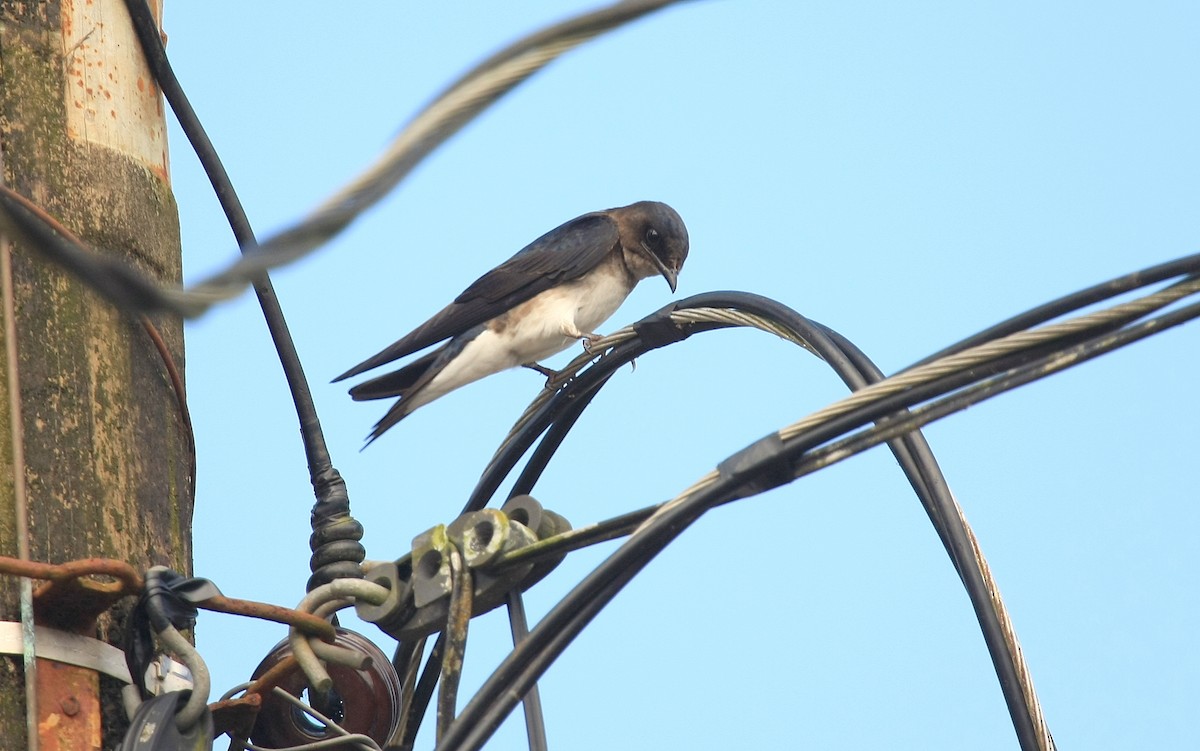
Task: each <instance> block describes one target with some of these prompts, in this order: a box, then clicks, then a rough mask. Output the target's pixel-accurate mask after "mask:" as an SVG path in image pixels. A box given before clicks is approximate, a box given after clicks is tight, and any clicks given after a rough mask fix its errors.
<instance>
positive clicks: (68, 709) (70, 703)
mask: <svg viewBox="0 0 1200 751" xmlns="http://www.w3.org/2000/svg"><path fill="white" fill-rule="evenodd" d="M59 706H60V707H62V711H63V714H65V715H66V716H67V717H74V716H75V715H77V714H79V710H80V706H79V700H78V699H76V698H75V697H74V696H68V697H67V698H65V699H63V700H62V701H61V702H59Z"/></svg>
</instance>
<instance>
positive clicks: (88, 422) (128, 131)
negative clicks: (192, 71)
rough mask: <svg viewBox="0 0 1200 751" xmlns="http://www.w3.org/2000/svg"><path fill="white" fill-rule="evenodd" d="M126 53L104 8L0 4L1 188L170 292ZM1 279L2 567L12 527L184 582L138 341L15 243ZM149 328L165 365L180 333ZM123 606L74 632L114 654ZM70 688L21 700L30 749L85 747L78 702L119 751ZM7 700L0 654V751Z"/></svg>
mask: <svg viewBox="0 0 1200 751" xmlns="http://www.w3.org/2000/svg"><path fill="white" fill-rule="evenodd" d="M154 4H155V5H158V6H159V7H158V8H156V9H155V10H156V11H157V12H159V14H160V15H159V17H161V2H155V3H154ZM141 54H142V53H141V48H140V46H139V45H138V43H137V40H136V39H135V38H134V36H133V32H132V29H131V27H130V21H129V16H128V13H127V11H126V9H125V7H124V5H123V4H122V2H121V0H86V1H85V0H41V1H36V2H16V1H15V0H0V146H2V149H3V152H2V153H3V180H4V183H5V184H6V185H7V186H9V187H11V188H13V189H14V190H16V191H17V192H19V193H21V194H23V195H25V196H26V197H28V198H30V199H32V200H33V201H34V202H36V203H38V204H40V205H41V206H42V207H43V208H45V209H46V210H47V211H48V212H49V213H50V214H52V215H54V216H55V217H57V218H58V219H59V220H60V221H61V222H62V223H63V224H64V225H65V226H66V227H67V228H69V229H70V230H72V231H73V232H75V233H76V234H78V235H80V236H82V237H83V238H84V239H85V240H86V241H88V242H89V243H90V244H92V245H93V246H95V247H98V248H105V249H108V250H111V251H114V252H117V253H119V254H121V255H122V256H123V257H125V258H127V259H129V260H130V261H132V262H134V263H135V264H137V265H138V266H139V267H141V268H142V269H143V270H145V271H147V272H149V273H150V274H152V275H154V276H155V277H157V278H159V279H162V280H165V281H171V282H178V280H179V279H180V276H181V260H180V243H179V226H178V216H177V212H176V207H175V203H174V199H173V197H172V195H171V190H170V182H169V175H168V166H167V145H166V127H165V120H164V113H163V104H162V97H161V95H160V94H159V92H158V89H157V87H156V86H155V84H154V80H153V77H152V76H151V75H150V73H149V71H148V70H147V68H146V66H145V64H144V62H143V61H142V57H141ZM0 252H3V250H2V249H0ZM11 269H12V285H11V296H10V297H9V298H7V299H5V300H4V301H3V302H4V303H5V304H4V306H3V307H0V312H2V311H5V310H11V311H13V312H14V315H12V316H11V318H9V316H8V314H7V313H4V315H5V319H6V320H5V324H6V325H5V327H4V329H3V330H0V336H3V338H4V343H5V346H6V347H11V346H12V345H14V344H15V347H16V355H17V356H16V368H15V372H14V370H13V369H12V368H11V367H9V366H7V365H4V363H5V362H6V360H5V358H3V357H0V389H3V390H4V391H5V394H4V397H3V398H0V423H2V424H0V554H3V555H9V556H16V555H17V554H18V539H19V538H20V537H21V533H22V530H21V525H22V524H24V525H26V529H25V532H26V533H27V538H26V539H27V540H28V544H27V547H28V554H29V557H30V558H31V559H33V560H37V561H47V562H55V563H57V562H63V561H68V560H74V559H80V558H88V557H97V556H101V557H110V558H117V559H120V560H123V561H127V562H129V563H131V564H133V565H134V566H135V567H137V568H139V569H145V568H146V567H148V566H150V565H154V564H163V565H166V566H169V567H171V568H174V569H176V570H178V571H182V572H188V571H190V565H191V517H192V497H193V493H192V482H193V478H192V477H191V476H190V475H191V471H190V456H189V452H190V450H191V449H190V447H189V444H188V441H187V440H186V438H185V434H184V432H183V430H182V428H181V421H180V413H179V408H178V406H177V403H176V395H175V393H174V392H173V390H172V387H171V383H170V381H169V380H168V378H167V376H166V371H165V368H164V364H163V360H162V358H161V357H160V355H159V354H158V352H157V351H156V349H155V347H154V346H153V344H152V342H151V339H150V337H149V336H148V335H147V333H146V331H145V330H144V329H143V327H142V324H141V323H140V322H139V321H138V320H137V319H135V318H132V317H130V316H129V315H126V314H124V313H121V312H120V311H117V310H115V309H114V308H113V307H112V305H110V304H109V303H107V302H105V301H104V300H102V299H100V298H99V297H97V296H96V295H95V294H93V293H92V292H91V291H89V289H88V287H87V286H86V285H85V284H83V283H81V282H80V281H79V280H77V279H75V278H73V277H70V276H68V275H66V274H65V273H64V272H63V271H62V270H60V269H59V268H57V267H54V266H51V265H48V264H47V263H46V262H45V261H43V260H42V259H41V258H40V257H39V256H38V254H37V253H36V252H35V251H33V250H32V249H30V248H28V247H22V246H21V245H20V243H18V242H13V243H12V244H11ZM10 321H11V323H12V324H14V325H13V326H11V327H10V326H9V323H10ZM154 323H155V325H156V326H157V328H158V330H159V331H161V333H162V337H163V339H164V340H165V342H166V344H167V348H168V349H169V351H170V352H171V355H172V357H173V358H174V360H175V361H176V363H178V365H179V366H180V367H181V368H182V365H183V334H182V326H181V322H180V321H179V320H177V319H174V318H170V317H158V318H156V319H155V321H154ZM10 329H15V337H9V336H7V335H6V334H4V333H3V332H4V331H7V330H10ZM13 389H16V390H17V391H16V392H14V391H13ZM10 395H12V396H15V397H19V399H16V400H15V401H13V402H12V403H11V405H17V407H18V409H19V410H20V413H21V414H20V419H19V420H14V409H13V406H11V405H10V399H9V396H10ZM22 455H23V458H22ZM22 484H23V488H22V487H21V485H22ZM22 506H24V507H25V508H24V509H22V508H21V507H22ZM19 591H20V587H19V585H18V581H17V580H15V579H13V578H12V577H0V621H19V620H20V607H19ZM129 604H130V603H129V602H128V601H126V603H125V604H124V607H123V608H121V609H120V610H119V612H118V613H116V614H111V613H110V614H108V615H105V616H104V617H102V618H101V619H100V621H99V625H98V627H92V628H93V631H94V633H92V634H88V635H98V636H99V637H100V638H101V639H105V640H108V641H113V642H116V643H119V641H120V639H121V629H122V628H123V621H124V614H125V613H127V611H128V606H129ZM39 663H40V664H41V665H45V664H46V663H45V661H42V660H39ZM60 664H61V663H56V664H55V666H57V665H60ZM41 672H43V671H42V670H40V669H39V671H38V673H39V676H40V674H41ZM84 673H87V674H88V675H85V676H84V677H85V680H84V682H83V683H82V684H80V683H78V682H76V683H74V684H71V687H70V688H67V687H66V685H67V684H65V683H64V684H63V685H62V686H60V687H59V688H58V689H57V690H59V691H60V692H65V694H67V695H61V696H59V695H54V693H53V691H54V690H56V689H55V688H54V686H55V685H58V684H56V683H55V682H54V681H50V684H53V685H51V686H50V687H47V688H45V690H44V691H39V693H40V694H41V695H40V696H39V697H38V698H39V700H38V702H37V704H38V708H37V709H38V715H37V722H38V726H39V727H40V728H41V729H42V731H43V732H44V733H46V736H45V737H44V738H43V742H42V743H41V744H40V745H41V746H42V747H43V748H47V747H51V748H61V749H63V751H68V749H69V750H70V751H74V749H77V748H80V749H82V748H88V749H91V748H95V747H96V743H95V742H92V743H91V745H81V744H86V743H88V742H89V741H88V740H87V738H88V737H89V736H90V737H93V738H94V739H95V741H97V742H98V741H99V738H98V734H99V729H98V728H99V725H98V724H96V720H97V719H98V716H97V715H96V712H95V711H94V710H91V709H89V707H91V706H93V705H92V704H89V702H94V701H96V700H95V699H93V698H92V697H89V696H88V693H89V691H90V692H91V693H92V694H94V695H95V696H96V697H98V701H99V705H100V706H101V707H102V711H103V719H104V739H103V747H104V748H106V749H110V748H115V746H116V744H117V742H118V741H119V738H120V734H121V733H122V732H123V728H124V716H123V712H122V711H121V709H120V705H119V699H118V691H119V683H118V682H117V681H115V680H111V679H104V680H102V681H101V680H98V679H97V677H96V673H94V672H90V671H84ZM76 678H78V676H76ZM43 685H46V684H45V682H43ZM25 695H26V691H25V679H24V676H23V670H22V658H21V655H19V654H18V655H15V656H12V655H8V656H4V657H0V739H3V743H2V744H0V745H3V747H4V748H25V747H26V745H25V744H23V743H22V742H21V741H20V740H19V739H25V738H26V737H27V725H26V702H25ZM69 731H70V732H69ZM80 738H82V739H84V740H79V739H80Z"/></svg>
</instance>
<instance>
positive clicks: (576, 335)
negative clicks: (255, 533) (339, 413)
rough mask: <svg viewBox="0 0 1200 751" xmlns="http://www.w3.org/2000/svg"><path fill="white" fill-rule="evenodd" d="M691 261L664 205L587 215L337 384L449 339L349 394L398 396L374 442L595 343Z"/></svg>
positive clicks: (679, 225)
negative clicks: (643, 290) (481, 387)
mask: <svg viewBox="0 0 1200 751" xmlns="http://www.w3.org/2000/svg"><path fill="white" fill-rule="evenodd" d="M687 254H688V234H687V228H686V227H685V226H684V224H683V220H682V219H680V217H679V214H677V213H676V212H675V210H674V209H672V208H671V207H670V206H667V205H666V204H665V203H658V202H655V201H640V202H638V203H634V204H630V205H629V206H623V207H621V208H616V209H609V210H607V211H596V212H593V213H591V214H584V215H583V216H581V217H578V218H576V219H572V220H571V221H569V222H567V223H566V224H564V225H562V226H561V227H558V228H557V229H553V230H551V231H550V232H547V233H546V234H544V235H542V236H541V237H539V238H538V239H536V240H534V241H533V242H532V243H530V244H529V245H527V246H526V247H525V248H523V249H522V250H521V251H520V252H518V253H517V254H516V255H515V256H513V257H512V258H510V259H508V260H507V261H505V262H504V263H502V264H501V265H499V266H497V267H496V268H494V269H492V270H491V271H489V272H488V273H486V274H484V275H483V276H481V277H479V279H477V280H475V282H474V283H473V284H472V285H471V286H469V287H467V289H466V290H465V291H463V293H462V294H461V295H459V296H458V297H457V298H455V300H454V302H452V303H450V304H449V305H447V306H446V307H445V308H443V309H442V310H441V311H440V312H439V313H437V314H436V315H434V316H433V317H432V318H430V319H429V320H428V321H426V322H425V323H423V324H421V325H420V326H418V327H417V328H416V329H414V330H413V331H412V332H410V333H409V334H408V335H406V336H404V337H403V338H401V339H400V340H398V341H396V342H395V343H393V344H392V345H391V346H390V347H388V348H387V349H385V350H383V351H382V352H380V353H379V354H377V355H375V356H374V357H371V358H369V359H367V360H364V361H363V362H361V363H359V364H358V365H355V366H354V367H353V368H351V369H350V370H347V371H346V372H345V373H343V374H341V375H340V376H338V377H337V378H335V379H334V380H335V381H340V380H342V379H344V378H349V377H351V376H354V375H358V374H359V373H362V372H364V371H367V370H371V369H372V368H376V367H378V366H380V365H383V364H384V363H389V362H392V361H393V360H397V359H399V358H401V357H404V356H406V355H411V354H413V353H414V352H417V351H418V350H422V349H425V348H426V347H429V346H430V345H433V344H436V343H438V342H440V341H442V340H444V339H449V341H448V342H446V343H445V344H443V345H442V346H440V347H438V348H437V349H435V350H433V351H432V352H429V353H427V354H425V355H423V356H421V357H420V358H418V359H417V360H415V361H413V362H411V363H409V364H408V365H405V366H404V367H402V368H400V369H399V370H396V371H394V372H391V373H387V374H384V375H381V376H377V377H375V378H372V379H371V380H369V381H365V382H363V383H360V384H358V385H357V386H354V387H353V388H351V389H350V395H351V396H352V397H353V398H354V399H355V400H356V401H362V400H367V399H386V398H389V397H399V399H398V400H397V401H396V403H395V404H393V405H392V407H391V409H389V410H388V411H387V414H385V415H384V416H383V418H382V419H381V420H380V421H379V422H378V423H376V424H375V428H374V429H373V430H372V431H371V435H370V436H369V437H368V438H367V443H370V442H371V441H373V440H375V439H376V438H378V437H379V436H381V435H383V433H384V431H386V430H387V429H388V428H390V427H392V426H393V425H395V424H396V423H398V422H399V421H400V420H402V419H403V418H404V417H405V416H407V415H408V414H409V413H411V412H412V411H413V410H415V409H416V408H417V407H420V406H421V405H423V404H428V403H429V402H431V401H433V400H434V399H437V398H438V397H440V396H442V395H444V394H446V393H449V392H450V391H453V390H454V389H456V388H458V387H460V386H465V385H466V384H468V383H471V382H472V381H477V380H479V379H480V378H483V377H484V376H488V375H491V374H492V373H498V372H500V371H501V370H507V369H509V368H513V367H516V366H519V365H525V366H528V367H531V368H534V369H535V370H538V371H540V372H543V373H552V372H553V371H549V370H548V369H546V368H543V367H542V366H540V365H538V364H537V362H538V361H539V360H542V359H544V358H546V357H550V356H551V355H554V354H557V353H559V352H561V351H563V350H564V349H566V348H567V347H569V346H570V345H571V343H572V342H573V341H576V340H584V345H585V346H586V345H587V342H588V340H590V339H595V338H596V334H594V333H592V332H593V331H595V328H596V327H597V326H599V325H600V324H602V323H603V322H604V321H606V320H607V319H608V317H609V316H611V315H612V314H613V313H614V312H616V310H617V308H618V307H620V305H621V303H622V302H624V301H625V298H626V297H628V296H629V293H630V292H632V291H633V288H634V286H635V285H636V284H637V283H638V282H639V281H641V280H642V279H646V278H648V277H651V276H654V275H655V274H661V275H662V276H663V278H664V279H666V280H667V284H668V285H669V286H670V287H671V291H672V292H674V291H675V285H676V283H677V281H678V278H679V270H680V269H681V268H682V267H683V262H684V260H685V259H686V258H687Z"/></svg>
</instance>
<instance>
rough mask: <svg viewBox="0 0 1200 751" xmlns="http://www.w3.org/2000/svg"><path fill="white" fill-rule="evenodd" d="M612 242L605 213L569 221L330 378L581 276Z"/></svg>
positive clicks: (408, 350)
mask: <svg viewBox="0 0 1200 751" xmlns="http://www.w3.org/2000/svg"><path fill="white" fill-rule="evenodd" d="M618 243H619V238H618V235H617V224H616V222H614V221H613V220H612V219H611V218H610V217H609V216H608V214H607V213H606V212H602V211H600V212H595V213H592V214H584V215H583V216H581V217H578V218H576V219H572V220H571V221H569V222H567V223H566V224H564V225H562V226H560V227H557V228H555V229H553V230H550V231H549V232H547V233H546V234H544V235H542V236H541V237H539V238H538V239H536V240H534V241H533V242H531V243H530V244H529V245H527V246H525V247H524V248H523V249H521V251H520V252H518V253H517V254H516V255H515V256H513V257H512V258H510V259H508V260H507V261H505V262H504V263H502V264H500V265H499V266H497V267H496V268H494V269H492V270H491V271H489V272H488V273H486V274H484V275H483V276H481V277H479V278H478V279H476V280H475V282H474V283H472V284H471V286H470V287H467V288H466V289H465V290H464V291H463V293H462V294H461V295H459V296H458V297H457V298H455V300H454V302H452V303H450V304H449V305H447V306H446V307H445V308H443V309H442V310H441V311H440V312H438V313H437V314H436V315H434V316H433V317H432V318H430V319H429V320H428V321H426V322H425V323H423V324H421V325H420V326H418V327H417V328H415V329H413V330H412V331H411V332H409V333H408V334H407V335H406V336H404V337H403V338H401V339H399V340H397V341H396V342H394V343H392V345H391V346H389V347H388V348H387V349H385V350H383V351H382V352H380V353H379V354H377V355H375V356H374V357H371V358H369V359H367V360H364V361H363V362H361V363H359V364H358V365H355V366H354V367H353V368H351V369H350V370H347V371H346V372H345V373H342V374H341V375H340V376H338V377H337V378H335V379H333V380H334V381H340V380H342V379H344V378H349V377H350V376H354V375H358V374H359V373H362V372H364V371H367V370H370V369H372V368H376V367H379V366H380V365H383V364H384V363H388V362H391V361H392V360H397V359H399V358H401V357H404V356H405V355H410V354H412V353H413V352H416V351H418V350H422V349H425V348H426V347H428V346H430V345H431V344H436V343H437V342H440V341H442V340H443V339H447V338H449V337H452V336H457V335H458V334H461V333H463V332H464V331H467V330H469V329H471V328H473V327H475V326H478V325H479V324H481V323H483V322H485V321H488V320H490V319H492V318H495V317H496V316H498V315H500V314H501V313H503V312H505V311H506V310H509V309H510V308H512V307H514V306H516V305H519V304H521V303H523V302H525V301H526V300H528V299H530V298H532V297H534V296H535V295H537V294H539V293H541V292H544V291H546V290H547V289H549V288H551V287H553V286H554V285H556V284H560V283H562V282H565V281H568V280H571V279H574V278H576V277H579V276H582V275H583V274H584V273H586V272H587V271H589V270H591V269H593V268H595V267H596V266H597V265H598V264H599V263H600V262H601V261H602V260H604V257H605V256H606V255H607V254H608V253H609V252H611V251H612V250H613V248H615V247H616V246H617V245H618Z"/></svg>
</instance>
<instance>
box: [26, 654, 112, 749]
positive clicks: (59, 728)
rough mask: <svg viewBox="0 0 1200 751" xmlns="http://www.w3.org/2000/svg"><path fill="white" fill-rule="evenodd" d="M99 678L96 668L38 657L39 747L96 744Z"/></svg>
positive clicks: (98, 718)
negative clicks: (39, 658) (90, 668)
mask: <svg viewBox="0 0 1200 751" xmlns="http://www.w3.org/2000/svg"><path fill="white" fill-rule="evenodd" d="M99 687H100V679H99V677H98V676H97V674H96V672H95V671H93V670H89V669H87V668H81V667H76V666H75V665H64V664H63V663H61V662H54V661H52V660H38V668H37V692H38V697H37V698H38V743H39V749H40V751H79V749H98V748H100V691H99Z"/></svg>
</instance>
